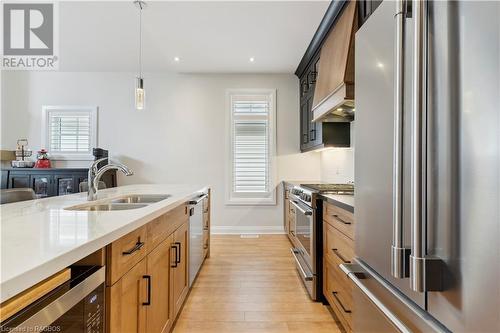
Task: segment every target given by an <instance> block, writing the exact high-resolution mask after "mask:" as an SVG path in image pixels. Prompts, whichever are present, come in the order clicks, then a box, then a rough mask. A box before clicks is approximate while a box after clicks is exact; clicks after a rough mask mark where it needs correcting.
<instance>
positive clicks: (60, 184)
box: [54, 175, 78, 195]
mask: <svg viewBox="0 0 500 333" xmlns="http://www.w3.org/2000/svg"><path fill="white" fill-rule="evenodd" d="M54 192H55V193H54V195H66V194H72V193H76V192H78V189H75V181H74V179H73V175H55V176H54Z"/></svg>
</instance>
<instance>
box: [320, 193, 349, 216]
mask: <svg viewBox="0 0 500 333" xmlns="http://www.w3.org/2000/svg"><path fill="white" fill-rule="evenodd" d="M319 197H320V198H321V199H322V200H324V201H327V202H329V203H331V204H332V205H335V206H337V207H339V208H342V209H345V210H347V211H349V212H351V213H353V214H354V206H352V205H350V204H348V203H345V202H342V201H339V200H335V199H333V198H330V197H328V196H325V195H322V194H319Z"/></svg>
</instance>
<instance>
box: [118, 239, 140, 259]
mask: <svg viewBox="0 0 500 333" xmlns="http://www.w3.org/2000/svg"><path fill="white" fill-rule="evenodd" d="M143 246H144V242H141V237H139V238H137V243H135V245H134V247H133V248H131V249H130V250H128V251H123V252H122V254H123V255H129V254H132V253H134V252H135V251H139V250H140V249H141V248H142V247H143Z"/></svg>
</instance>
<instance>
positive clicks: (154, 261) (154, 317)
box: [146, 235, 174, 332]
mask: <svg viewBox="0 0 500 333" xmlns="http://www.w3.org/2000/svg"><path fill="white" fill-rule="evenodd" d="M173 243H174V241H173V235H170V236H169V237H168V238H167V239H166V240H164V241H163V242H162V243H161V244H160V245H158V247H157V248H156V249H154V250H153V251H152V252H151V253H150V254H148V256H147V260H146V262H147V275H148V276H149V278H150V279H151V299H150V304H149V305H147V306H146V327H147V332H169V330H170V328H171V327H172V324H173V322H174V311H173V307H172V302H171V299H170V294H171V288H172V279H171V273H172V268H171V266H172V263H173V262H174V259H173V258H172V255H171V254H172V252H171V248H172V244H173Z"/></svg>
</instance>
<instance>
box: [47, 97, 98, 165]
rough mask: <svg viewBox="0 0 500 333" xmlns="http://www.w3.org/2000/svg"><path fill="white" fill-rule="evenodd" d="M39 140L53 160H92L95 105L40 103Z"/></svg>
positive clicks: (95, 139)
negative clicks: (52, 104) (45, 104)
mask: <svg viewBox="0 0 500 333" xmlns="http://www.w3.org/2000/svg"><path fill="white" fill-rule="evenodd" d="M42 132H43V133H42V142H43V143H44V146H45V147H44V148H46V149H47V150H48V151H49V154H50V157H51V158H52V159H54V160H92V159H93V156H92V148H94V147H96V146H97V107H88V106H44V107H43V130H42Z"/></svg>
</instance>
